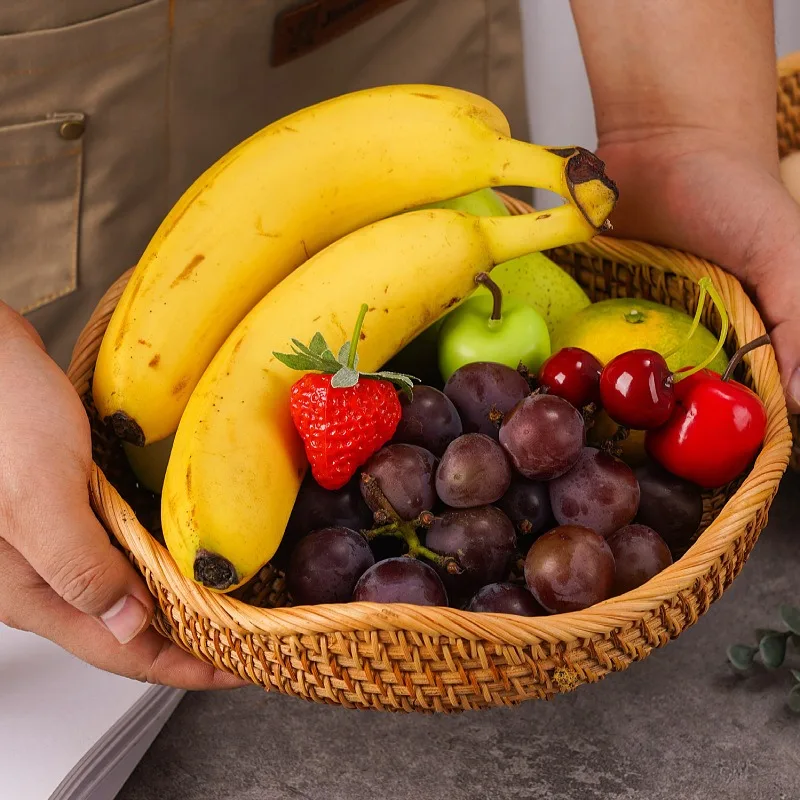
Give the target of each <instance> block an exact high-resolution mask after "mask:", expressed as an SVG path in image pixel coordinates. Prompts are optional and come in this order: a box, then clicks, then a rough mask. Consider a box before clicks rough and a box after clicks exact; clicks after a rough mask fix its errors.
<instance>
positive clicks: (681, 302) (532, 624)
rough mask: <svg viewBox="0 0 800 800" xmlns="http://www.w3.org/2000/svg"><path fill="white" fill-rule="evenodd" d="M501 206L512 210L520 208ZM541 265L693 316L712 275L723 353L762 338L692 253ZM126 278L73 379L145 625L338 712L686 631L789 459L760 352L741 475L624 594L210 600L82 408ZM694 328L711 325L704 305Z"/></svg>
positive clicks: (503, 700)
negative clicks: (497, 604)
mask: <svg viewBox="0 0 800 800" xmlns="http://www.w3.org/2000/svg"><path fill="white" fill-rule="evenodd" d="M505 200H506V203H507V204H508V206H509V208H510V209H511V210H512V211H513V212H515V213H520V212H524V211H527V210H529V207H527V206H525V205H524V204H523V203H521V202H519V201H516V200H512V199H510V198H505ZM550 256H551V257H552V258H553V259H554V260H555V261H556V262H557V263H559V264H560V265H561V266H562V267H563V268H564V269H566V270H567V272H569V273H570V274H571V275H573V277H575V278H576V279H577V280H578V282H579V283H580V284H581V285H582V286H583V287H584V288H585V289H586V291H587V293H588V294H589V296H590V297H591V299H592V300H600V299H604V298H607V297H629V296H631V297H632V296H636V297H645V298H649V299H653V300H656V301H660V302H664V303H668V304H670V305H673V306H675V307H678V308H682V309H684V310H686V311H688V312H689V313H693V312H694V310H695V309H696V304H697V299H698V292H697V288H696V281H697V280H698V279H699V278H700V277H702V276H709V277H710V278H711V279H712V280H713V282H714V284H715V286H716V287H717V289H718V290H719V292H720V294H721V295H722V297H723V300H724V302H725V305H726V308H727V309H728V311H729V314H730V319H731V332H730V336H729V340H728V349H729V352H731V351H732V349H734V348H735V347H736V346H737V345H738V344H739V343H741V342H745V341H749V340H752V339H754V338H756V337H757V336H759V335H761V334H763V333H764V327H763V324H762V322H761V320H760V318H759V317H758V314H757V313H756V311H755V309H754V308H753V306H752V304H751V303H750V301H749V299H748V298H747V296H746V294H745V293H744V291H743V290H742V289H741V287H740V286H739V284H738V283H737V282H736V280H735V279H733V278H732V277H730V276H729V275H727V274H726V273H723V272H722V271H720V270H719V269H717V268H716V267H714V266H713V265H711V264H708V263H707V262H704V261H702V260H700V259H697V258H694V257H692V256H689V255H686V254H683V253H678V252H675V251H669V250H665V249H663V248H656V247H651V246H648V245H645V244H640V243H636V242H627V241H622V240H615V239H612V238H607V237H598V238H597V239H595V240H594V241H593V242H591V243H588V244H582V245H576V246H571V247H565V248H559V249H557V250H555V251H552V252H551V253H550ZM128 277H129V273H128V274H126V275H124V276H122V277H121V278H120V279H119V281H117V282H116V283H115V284H114V285H113V286H112V287H111V288H110V289H109V290H108V292H107V294H106V296H105V297H104V298H103V299H102V300H101V302H100V304H99V305H98V307H97V309H96V311H95V313H94V315H93V316H92V318H91V320H90V321H89V323H88V324H87V326H86V328H85V330H84V331H83V333H82V335H81V337H80V339H79V341H78V342H77V344H76V347H75V351H74V355H73V361H72V364H71V366H70V369H69V375H70V378H71V380H72V382H73V385H74V386H75V387H76V389H77V391H78V392H79V394H80V395H81V397H82V398H83V399H84V402H85V405H86V408H87V412H88V413H89V415H90V417H91V418H92V426H93V444H94V458H95V466H94V469H93V473H92V479H91V485H90V492H91V499H92V503H93V507H94V509H95V512H96V514H97V515H98V517H99V518H100V519H101V521H102V522H103V524H104V525H105V526H106V528H107V529H108V531H109V532H110V533H111V534H112V536H113V537H114V538H115V539H116V541H117V542H118V543H119V545H120V546H121V547H122V549H123V550H124V551H125V552H126V553H127V554H128V555H129V557H130V558H131V560H132V561H133V563H134V564H135V565H136V567H137V568H138V569H139V571H140V572H141V573H142V575H143V576H144V578H145V579H146V581H147V584H148V586H149V588H150V591H151V592H152V593H153V595H154V597H155V598H156V601H157V605H158V611H157V614H156V618H155V622H154V624H155V626H156V627H157V629H158V630H159V631H160V632H161V633H162V634H163V635H165V636H167V637H168V638H170V639H172V640H173V641H175V642H177V643H178V644H179V645H181V646H182V647H184V648H186V649H187V650H189V651H191V652H193V653H194V654H195V655H196V656H197V657H198V658H200V659H202V660H204V661H207V662H209V663H212V664H214V665H215V666H217V667H218V668H220V669H223V670H228V671H230V672H234V673H236V674H238V675H240V676H241V677H243V678H245V679H247V680H249V681H251V682H253V683H255V684H257V685H261V686H263V687H264V688H266V689H269V690H277V691H280V692H282V693H285V694H290V695H295V696H298V697H302V698H305V699H307V700H312V701H318V702H324V703H333V704H340V705H343V706H346V707H348V708H370V709H382V710H393V711H416V712H427V711H456V710H465V709H471V708H486V707H492V706H502V705H513V704H516V703H519V702H521V701H523V700H527V699H533V698H548V697H551V696H552V695H554V694H556V693H562V692H567V691H571V690H573V689H574V688H575V687H576V686H578V685H580V684H583V683H593V682H595V681H598V680H600V679H601V678H603V677H605V676H606V675H608V674H609V673H612V672H619V671H621V670H624V669H626V668H627V667H628V666H630V664H632V663H633V662H635V661H640V660H642V659H644V658H645V657H646V656H647V655H648V654H649V653H650V652H651V651H652V650H653V649H654V648H656V647H660V646H663V645H665V644H666V643H668V642H669V641H670V640H671V639H673V638H675V637H677V636H678V635H679V634H680V633H681V632H682V631H683V630H685V629H686V628H687V627H688V626H690V625H692V624H694V623H695V622H696V621H697V620H698V618H699V617H700V615H702V614H703V613H705V611H706V610H707V609H708V608H709V606H710V605H711V603H713V602H714V601H715V600H716V599H717V598H718V597H720V595H721V594H722V593H723V591H724V590H725V588H726V587H727V586H728V585H729V584H730V583H731V581H732V580H733V579H734V578H735V577H736V575H737V574H738V572H739V571H740V570H741V568H742V566H743V565H744V563H745V561H746V559H747V557H748V555H749V553H750V551H751V549H752V547H753V545H754V544H755V542H756V540H757V538H758V536H759V533H760V532H761V530H762V529H763V527H764V525H765V524H766V520H767V513H768V509H769V506H770V503H771V502H772V499H773V497H774V495H775V492H776V490H777V487H778V484H779V481H780V479H781V476H782V475H783V472H784V470H785V469H786V466H787V463H788V460H789V455H790V448H791V433H790V430H789V426H788V422H787V416H786V407H785V403H784V399H783V393H782V390H781V384H780V379H779V376H778V369H777V364H776V362H775V358H774V353H773V351H772V349H771V348H769V347H764V348H760V349H758V350H756V351H754V352H753V353H751V354H750V355H749V356H748V357H747V358H746V366H745V367H743V368H742V369H741V370H740V373H738V377H739V379H741V380H744V381H745V382H747V383H748V384H749V385H751V386H752V387H753V388H755V390H756V391H757V392H758V393H759V395H760V396H761V398H762V400H763V401H764V403H765V405H766V408H767V413H768V419H769V423H768V431H767V436H766V442H765V445H764V447H763V449H762V451H761V453H760V454H759V456H758V458H757V461H756V463H755V465H754V467H753V469H752V471H751V472H750V473H749V474H748V475H747V476H746V477H745V478H744V479H743V480H742V481H739V482H738V484H735V485H733V486H730V487H727V488H726V490H724V491H723V490H719V491H716V492H713V493H708V496H707V497H706V500H705V515H704V521H703V525H702V526H701V530H702V533H701V534H700V536H699V537H698V538H697V540H696V541H695V542H694V544H693V545H692V546H691V547H690V548H689V550H688V551H687V552H686V553H685V554H684V555H683V557H682V558H680V559H678V560H677V561H676V562H675V563H674V564H673V565H672V566H671V567H669V568H668V569H666V570H664V571H663V572H662V573H660V574H659V575H657V576H656V577H655V578H654V579H652V580H651V581H649V582H648V583H647V584H645V585H644V586H642V587H640V588H639V589H637V590H635V591H632V592H629V593H627V594H625V595H623V596H621V597H617V598H613V599H611V600H608V601H606V602H604V603H600V604H598V605H596V606H593V607H592V608H589V609H586V610H584V611H579V612H572V613H568V614H560V615H555V616H549V617H515V616H509V615H498V614H475V613H470V612H465V611H461V610H458V609H451V608H427V607H419V606H411V605H405V604H393V605H385V606H381V605H376V604H372V603H345V604H339V605H320V606H305V607H296V608H292V607H274V606H281V605H283V604H284V603H285V602H286V601H287V598H286V592H285V589H284V585H283V577H282V575H281V574H280V573H277V572H276V571H274V570H273V569H272V568H271V567H269V566H268V567H265V569H264V570H262V572H261V574H260V575H259V576H258V577H257V578H256V579H254V581H252V582H251V583H250V584H249V585H248V586H246V587H244V588H243V589H242V590H240V591H239V592H237V593H236V595H237V596H235V597H232V596H225V595H219V594H215V593H212V592H209V591H207V590H205V589H204V588H203V587H200V586H198V585H196V584H194V583H193V582H192V581H189V580H187V579H186V578H184V577H183V576H182V575H181V574H180V573H179V572H178V570H177V568H176V567H175V565H174V562H173V561H172V558H171V557H170V555H169V553H168V552H167V551H166V549H165V548H164V547H163V545H162V544H161V543H160V542H159V541H158V538H157V534H158V524H157V517H158V510H157V504H155V503H154V502H153V498H149V497H146V496H144V497H139V496H137V495H136V493H135V492H134V491H133V490H132V489H131V478H130V475H129V474H128V472H127V470H126V466H125V462H124V459H123V457H122V456H121V451H120V450H119V447H118V445H117V444H116V443H115V442H114V441H113V437H111V436H109V434H108V432H107V431H106V430H105V429H104V426H103V424H102V423H101V422H100V421H99V420H98V419H97V416H96V414H95V413H94V410H93V408H92V405H91V392H90V388H89V387H90V382H91V376H92V370H93V365H94V362H95V359H96V357H97V352H98V349H99V346H100V341H101V338H102V335H103V332H104V330H105V328H106V326H107V324H108V320H109V318H110V315H111V313H112V311H113V308H114V306H115V304H116V302H117V300H118V299H119V296H120V294H121V291H122V289H123V287H124V285H125V282H126V281H127V279H128ZM703 322H704V324H706V325H707V326H709V327H710V328H711V329H712V330H717V331H718V330H719V320H718V318H717V316H716V312H715V311H714V310H713V309H711V308H710V304H707V306H706V312H705V314H704V318H703ZM123 496H124V497H125V498H127V499H123ZM134 507H135V508H136V513H134V510H133V508H134ZM137 514H138V516H137ZM142 522H144V523H145V524H147V525H149V527H150V530H151V531H153V533H152V534H151V533H150V532H148V530H146V529H145V527H144V526H143V524H142ZM154 534H155V535H154ZM245 600H247V601H249V602H244V601H245ZM262 605H263V606H267V607H263V608H262V607H258V606H262Z"/></svg>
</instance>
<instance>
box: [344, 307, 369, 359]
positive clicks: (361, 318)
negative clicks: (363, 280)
mask: <svg viewBox="0 0 800 800" xmlns="http://www.w3.org/2000/svg"><path fill="white" fill-rule="evenodd" d="M367 311H368V306H367V304H366V303H364V304H362V306H361V310H360V311H359V312H358V319H357V320H356V328H355V330H354V331H353V338H352V339H351V340H350V352H349V353H348V354H347V367H348V369H355V365H356V348H357V347H358V339H359V337H360V336H361V326H362V325H363V324H364V317H366V316H367Z"/></svg>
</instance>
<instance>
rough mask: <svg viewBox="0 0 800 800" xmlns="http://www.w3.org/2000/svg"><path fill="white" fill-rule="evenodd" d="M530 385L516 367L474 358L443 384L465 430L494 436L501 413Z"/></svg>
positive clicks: (496, 434) (500, 420)
mask: <svg viewBox="0 0 800 800" xmlns="http://www.w3.org/2000/svg"><path fill="white" fill-rule="evenodd" d="M530 391H531V390H530V386H528V382H527V381H526V380H525V378H523V377H522V375H521V374H520V373H519V372H517V370H516V369H512V368H511V367H508V366H506V365H505V364H496V363H493V362H488V361H476V362H475V363H473V364H465V365H464V366H463V367H460V368H459V369H457V370H456V371H455V372H454V373H453V374H452V375H451V376H450V378H449V380H448V381H447V383H446V384H445V386H444V394H445V395H447V397H449V398H450V400H451V401H452V402H453V405H454V406H455V407H456V409H457V410H458V414H459V416H460V417H461V422H462V424H463V428H464V432H465V433H483V434H485V435H486V436H491V437H492V438H493V439H497V438H498V437H499V435H500V423H501V422H502V420H503V416H504V415H505V414H507V413H508V412H509V411H511V409H512V408H514V406H515V405H517V403H519V401H520V400H522V399H523V398H525V397H527V396H528V395H529V394H530Z"/></svg>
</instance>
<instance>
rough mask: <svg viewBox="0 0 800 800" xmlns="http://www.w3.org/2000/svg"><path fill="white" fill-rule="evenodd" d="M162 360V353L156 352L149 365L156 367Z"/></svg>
mask: <svg viewBox="0 0 800 800" xmlns="http://www.w3.org/2000/svg"><path fill="white" fill-rule="evenodd" d="M160 361H161V353H156V354H155V355H154V356H153V357H152V358H151V359H150V360H149V361H148V362H147V366H148V367H152V368H153V369H155V368H156V367H157V366H158V365H159V362H160Z"/></svg>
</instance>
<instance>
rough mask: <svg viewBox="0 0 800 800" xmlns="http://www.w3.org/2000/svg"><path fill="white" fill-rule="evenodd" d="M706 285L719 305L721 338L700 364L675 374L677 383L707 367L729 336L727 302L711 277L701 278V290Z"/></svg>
mask: <svg viewBox="0 0 800 800" xmlns="http://www.w3.org/2000/svg"><path fill="white" fill-rule="evenodd" d="M704 287H705V289H706V291H707V292H708V296H709V297H710V298H711V300H712V301H713V303H714V305H715V306H716V307H717V311H718V312H719V316H720V319H721V320H722V328H721V329H720V332H719V339H718V340H717V346H716V347H715V348H714V349H713V350H712V351H711V353H710V354H709V355H708V356H707V357H706V359H705V360H704V361H702V362H701V363H700V364H698V365H697V366H696V367H692V368H691V369H688V370H686V371H685V372H678V373H676V374H675V375H674V376H673V381H674V382H675V383H677V382H678V381H682V380H684V378H688V377H689V376H690V375H694V374H695V372H700V370H702V369H705V368H706V367H707V366H708V365H709V364H710V363H711V362H712V361H713V360H714V359H715V358H716V357H717V355H718V354H719V352H720V351H721V350H722V348H723V346H724V344H725V339H726V338H727V336H728V312H727V311H725V304H724V303H723V302H722V297H720V294H719V292H718V291H717V290H716V289H715V288H714V284H713V283H711V279H710V278H700V289H701V291H702V289H703V288H704Z"/></svg>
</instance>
